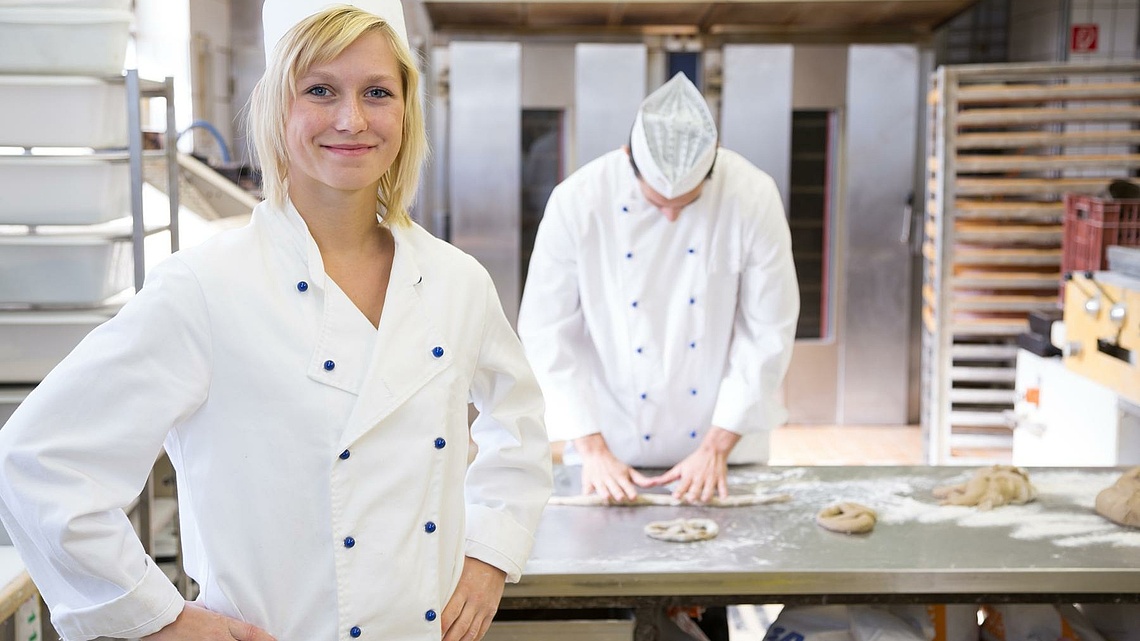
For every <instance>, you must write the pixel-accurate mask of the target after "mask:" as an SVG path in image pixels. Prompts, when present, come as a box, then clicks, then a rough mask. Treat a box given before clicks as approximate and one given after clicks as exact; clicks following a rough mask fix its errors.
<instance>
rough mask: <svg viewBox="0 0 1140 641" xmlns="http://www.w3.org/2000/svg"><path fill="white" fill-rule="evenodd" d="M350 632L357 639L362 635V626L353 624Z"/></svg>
mask: <svg viewBox="0 0 1140 641" xmlns="http://www.w3.org/2000/svg"><path fill="white" fill-rule="evenodd" d="M348 634H349V636H351V637H352V638H353V639H355V638H356V637H359V636H360V628H359V627H357V626H355V625H354V626H352V629H351V630H349V631H348Z"/></svg>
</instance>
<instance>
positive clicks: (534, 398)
mask: <svg viewBox="0 0 1140 641" xmlns="http://www.w3.org/2000/svg"><path fill="white" fill-rule="evenodd" d="M392 234H393V236H394V237H395V246H396V249H395V257H394V259H393V264H392V273H391V280H390V281H389V285H388V291H387V297H386V300H385V305H384V311H383V316H382V317H381V320H380V323H379V329H378V330H377V328H375V327H373V326H372V324H371V323H370V322H369V321H368V320H367V318H366V317H365V316H364V315H363V314H362V313H360V312H359V311H358V310H357V309H356V308H355V307H354V306H353V304H352V302H351V301H350V300H349V299H348V297H347V296H346V295H345V294H344V293H343V292H341V291H340V290H339V288H338V287H337V286H336V284H335V283H334V282H333V281H332V280H331V279H330V278H328V276H327V275H326V274H325V271H324V267H323V263H322V261H321V256H320V253H319V251H318V249H317V245H316V243H315V242H314V241H313V239H312V237H311V236H310V235H309V233H308V229H307V227H306V225H305V223H304V221H303V220H302V218H301V217H300V215H299V214H298V213H297V212H296V210H295V209H293V207H292V206H288V207H287V208H286V209H285V210H284V211H282V210H275V209H273V208H272V207H270V206H269V205H267V204H265V203H262V204H261V205H259V206H258V207H257V208H256V210H255V211H254V215H253V219H252V222H251V224H250V225H249V226H247V227H245V228H242V229H239V230H234V231H232V232H226V233H223V234H221V235H219V236H217V237H215V238H213V239H211V241H208V242H207V243H206V244H204V245H201V246H199V247H196V248H194V249H190V250H186V251H183V252H180V253H178V254H176V255H174V256H173V257H171V258H170V259H169V260H168V261H166V262H165V263H164V264H163V265H162V266H161V267H160V268H158V269H156V270H154V271H153V272H152V274H151V275H150V277H149V279H148V282H147V285H146V287H144V288H143V290H142V291H141V292H140V293H139V294H138V295H137V296H136V297H134V299H133V300H132V301H131V302H130V303H128V304H127V305H126V306H125V307H124V308H123V309H122V310H121V311H120V313H119V314H118V315H117V316H115V317H114V318H113V319H112V320H110V321H108V322H107V323H105V324H104V325H102V326H101V327H99V328H97V329H96V330H95V331H93V332H92V333H91V334H90V335H89V336H88V337H87V338H86V339H85V340H84V341H83V342H82V343H81V344H80V345H79V346H78V347H77V348H76V349H75V351H74V352H73V353H72V354H71V355H70V356H68V357H67V359H66V360H64V361H63V362H62V363H61V364H60V365H59V366H58V367H57V368H56V369H55V370H54V371H53V372H52V373H51V374H50V375H49V376H48V377H47V378H46V379H45V380H44V381H43V382H42V383H41V384H40V385H39V387H37V388H36V390H35V391H34V392H33V393H32V394H31V395H29V396H28V398H27V399H26V400H25V401H24V402H23V403H22V404H21V405H20V407H19V409H18V410H17V412H16V413H15V414H14V415H13V416H12V417H11V419H10V420H9V421H8V423H7V425H6V426H5V427H4V429H3V430H2V431H0V498H2V506H0V517H2V518H3V521H4V525H5V526H6V527H7V528H8V529H9V531H10V532H11V534H12V537H13V541H14V543H15V544H16V547H17V549H18V550H19V552H20V555H21V557H22V558H23V560H24V562H25V563H26V564H27V567H28V570H29V572H30V574H31V576H32V578H33V580H34V581H35V582H36V584H37V586H38V587H39V588H40V590H41V591H42V593H43V595H44V598H45V599H46V600H47V603H48V604H49V606H50V607H51V609H52V622H53V623H54V624H55V625H56V627H57V628H58V629H59V630H60V632H62V634H63V635H64V637H65V638H66V639H69V640H78V639H91V638H93V637H99V636H108V637H116V638H119V637H135V636H141V635H146V634H149V633H152V632H155V631H157V630H158V629H160V628H161V627H163V626H164V625H166V624H168V623H170V622H171V621H173V620H174V619H175V617H176V616H177V615H178V614H179V612H180V611H181V609H182V607H183V604H184V602H183V600H182V598H181V596H180V595H179V594H178V592H177V591H176V590H175V588H174V587H173V586H172V585H171V583H170V582H169V581H168V580H167V579H166V578H165V577H164V576H163V574H162V572H161V571H159V570H158V569H157V568H156V566H155V563H154V561H153V560H151V559H150V558H148V557H147V556H146V555H145V554H144V553H143V550H142V548H141V546H140V544H139V542H138V539H137V538H136V536H135V534H134V532H133V530H132V529H131V526H130V524H129V523H128V520H127V518H126V516H125V515H124V513H123V509H122V508H123V506H125V505H127V504H128V503H129V502H130V501H131V500H132V498H133V497H135V496H136V495H138V493H139V491H140V489H141V488H142V485H143V482H144V480H145V479H146V477H147V474H148V471H149V470H150V467H151V464H152V463H153V461H154V459H155V456H156V454H157V453H158V451H159V448H160V447H162V446H163V444H164V442H165V447H166V450H167V452H168V453H169V455H170V458H171V461H172V462H173V464H174V467H175V469H176V471H177V479H178V500H179V510H180V512H179V513H180V517H181V536H182V545H183V549H184V551H185V566H186V571H187V573H188V574H189V575H190V576H191V577H193V578H194V579H195V580H196V581H197V582H198V583H199V584H200V585H201V596H200V601H201V602H202V604H203V605H205V606H206V607H207V608H209V609H211V610H214V611H216V612H220V613H222V614H225V615H228V616H231V617H236V618H238V619H241V620H244V621H248V622H250V623H253V624H254V625H257V626H260V627H262V628H264V629H266V630H267V631H268V632H269V633H270V634H272V635H274V636H275V637H276V638H277V639H278V640H279V641H331V640H333V639H342V640H351V639H361V640H367V639H379V640H383V641H391V640H404V639H409V640H410V639H423V640H425V641H426V640H430V639H439V638H440V636H441V634H440V623H441V622H440V620H439V618H438V617H439V613H440V612H441V611H442V609H443V607H444V605H445V604H446V603H447V600H448V598H449V596H450V595H451V593H452V591H453V590H454V588H455V586H456V584H457V582H458V580H459V575H460V572H461V570H462V566H463V557H464V555H469V556H472V557H475V558H478V559H481V560H483V561H486V562H488V563H490V564H492V565H494V566H496V567H498V568H500V569H503V570H505V571H506V572H507V575H508V580H511V581H517V580H518V578H519V573H520V572H521V571H522V568H523V565H524V563H525V561H526V558H527V556H528V554H529V552H530V548H531V545H532V533H533V531H534V529H535V527H536V525H537V521H538V518H539V515H540V512H541V510H542V508H543V506H544V504H545V502H546V500H547V498H548V496H549V494H550V490H551V477H550V458H549V456H550V455H549V444H548V441H547V438H546V435H545V432H544V428H543V424H542V407H543V406H542V399H541V395H540V393H539V390H538V386H537V383H536V381H535V380H534V378H533V375H532V373H531V371H530V368H529V367H528V365H527V363H526V361H525V358H524V355H523V351H522V347H521V345H520V344H519V342H518V339H517V337H516V336H515V335H514V334H513V332H512V331H511V328H510V325H509V324H508V323H507V320H506V318H505V317H504V315H503V312H502V309H501V307H500V304H499V299H498V297H497V295H496V293H495V290H494V287H493V285H492V282H491V279H490V277H489V276H488V274H487V273H486V271H485V270H484V269H483V268H482V267H480V266H479V265H478V264H477V263H476V262H475V260H474V259H472V258H471V257H469V256H467V255H465V254H463V253H462V252H460V251H459V250H457V249H455V248H454V247H451V246H450V245H447V244H446V243H444V242H442V241H439V240H437V239H435V238H433V237H432V236H431V235H429V234H428V233H427V232H425V231H424V230H423V229H421V228H419V227H417V226H412V227H411V228H401V227H393V228H392ZM469 399H470V400H471V401H472V402H474V403H475V405H476V406H477V407H478V408H479V409H480V414H479V417H478V419H477V420H476V421H475V422H474V424H473V425H472V426H471V427H470V430H469V429H468V419H467V403H468V400H469ZM469 436H470V437H471V439H473V440H474V442H475V443H476V445H477V446H478V454H477V455H476V456H475V458H474V462H473V463H471V465H470V466H468V453H469V451H468V443H469V440H468V438H469Z"/></svg>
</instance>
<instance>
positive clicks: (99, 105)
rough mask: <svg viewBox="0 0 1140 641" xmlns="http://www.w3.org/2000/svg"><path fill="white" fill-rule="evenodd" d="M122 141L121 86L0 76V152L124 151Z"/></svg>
mask: <svg viewBox="0 0 1140 641" xmlns="http://www.w3.org/2000/svg"><path fill="white" fill-rule="evenodd" d="M0 30H2V29H0ZM0 55H3V54H0ZM127 142H128V141H127V88H126V85H125V84H124V83H122V82H107V81H104V80H100V79H98V78H83V77H73V76H0V147H2V146H12V147H94V148H96V149H105V148H120V149H125V148H126V147H127Z"/></svg>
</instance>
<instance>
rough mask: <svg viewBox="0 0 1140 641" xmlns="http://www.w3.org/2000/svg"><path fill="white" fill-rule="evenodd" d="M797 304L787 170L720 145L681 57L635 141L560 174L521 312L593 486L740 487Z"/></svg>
mask: <svg viewBox="0 0 1140 641" xmlns="http://www.w3.org/2000/svg"><path fill="white" fill-rule="evenodd" d="M798 314H799V293H798V288H797V283H796V274H795V267H794V264H793V262H792V251H791V239H790V234H789V231H788V224H787V221H786V219H785V216H784V209H783V206H782V204H781V201H780V194H779V193H778V190H777V189H776V185H775V183H774V182H773V180H772V178H771V177H769V176H768V175H767V174H765V173H764V172H762V171H760V170H759V169H757V168H756V167H755V166H753V165H752V164H750V163H749V162H748V161H746V160H745V159H744V158H743V157H741V156H740V155H738V154H736V153H733V152H731V151H728V150H726V149H720V148H718V146H717V131H716V125H715V123H714V122H713V119H712V114H711V113H710V112H709V109H708V105H707V104H706V103H705V101H704V98H703V97H702V96H701V94H700V92H699V91H698V90H697V88H696V87H695V86H694V85H693V84H692V83H691V82H690V81H689V80H688V79H687V78H685V77H684V76H683V75H682V74H677V76H675V77H674V78H673V79H672V80H670V81H669V82H667V83H666V84H665V85H664V86H662V87H661V88H660V89H658V90H657V91H655V92H653V93H652V94H651V95H650V96H649V97H648V98H646V99H645V101H644V102H643V103H642V105H641V108H640V110H639V111H638V114H637V118H636V120H635V121H634V124H633V130H632V133H631V136H630V145H629V146H628V147H625V148H623V149H619V150H615V151H612V152H610V153H608V154H606V155H604V156H602V157H600V158H598V159H596V160H594V161H593V162H591V163H589V164H587V165H586V166H584V167H582V168H581V169H579V170H578V171H577V172H575V173H574V174H573V175H571V176H570V177H569V178H567V179H566V180H565V181H564V182H563V183H562V184H560V185H559V186H558V187H557V188H556V189H555V190H554V192H553V194H552V195H551V197H550V201H549V203H548V204H547V207H546V213H545V216H544V218H543V220H542V223H541V225H540V227H539V230H538V236H537V239H536V241H535V246H534V254H533V257H532V259H531V263H530V271H529V276H528V278H527V282H526V289H525V293H524V296H523V300H522V306H521V309H520V311H519V320H518V329H519V334H520V336H521V337H522V340H523V345H524V347H525V349H526V352H527V357H528V359H529V360H530V362H531V365H532V367H533V368H534V370H535V373H536V375H537V377H538V379H539V383H540V385H541V387H542V390H543V394H544V396H545V398H546V402H547V411H546V424H547V429H548V432H549V435H550V438H551V440H554V441H558V440H564V441H567V442H568V447H567V450H566V454H565V456H564V460H565V461H566V462H567V463H578V462H580V463H581V464H582V490H583V492H585V493H590V492H597V493H598V494H600V495H602V496H604V497H607V498H609V499H610V500H614V501H625V500H630V499H633V498H635V497H636V496H637V488H638V487H642V488H645V487H652V486H656V485H663V484H667V483H675V486H674V495H675V496H678V497H685V498H688V499H690V500H695V501H708V500H709V499H711V498H712V497H713V496H714V494H719V495H720V496H726V495H727V492H728V490H727V483H726V477H727V465H728V463H738V462H739V463H755V462H761V463H762V462H766V461H767V458H768V437H769V432H770V430H771V429H772V428H773V427H775V426H776V425H778V424H780V423H781V422H782V421H783V420H784V418H785V416H786V412H785V410H784V409H783V407H782V406H781V404H780V403H779V401H778V400H777V398H776V391H777V388H778V387H779V385H780V382H781V380H782V379H783V376H784V373H785V371H786V370H787V367H788V361H789V359H790V356H791V350H792V343H793V341H794V338H795V327H796V319H797V316H798ZM635 466H636V467H665V468H670V469H669V470H668V471H667V472H666V473H664V474H661V475H659V476H655V477H647V476H645V475H642V474H641V473H639V472H638V471H637V470H635V469H633V467H635Z"/></svg>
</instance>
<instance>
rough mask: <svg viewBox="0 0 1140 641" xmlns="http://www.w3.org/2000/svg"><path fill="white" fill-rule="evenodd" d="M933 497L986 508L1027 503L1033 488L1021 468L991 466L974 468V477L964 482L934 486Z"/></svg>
mask: <svg viewBox="0 0 1140 641" xmlns="http://www.w3.org/2000/svg"><path fill="white" fill-rule="evenodd" d="M934 496H936V497H937V498H940V499H942V504H943V505H965V506H968V507H974V506H977V508H978V509H979V510H989V509H992V508H995V507H1001V506H1003V505H1006V504H1009V503H1015V504H1018V505H1021V504H1023V503H1028V502H1030V501H1032V500H1033V499H1035V498H1037V489H1036V488H1034V487H1033V484H1032V483H1030V482H1029V476H1028V475H1026V473H1025V471H1024V470H1022V469H1021V468H1018V467H1014V466H1012V465H994V466H993V467H987V468H982V469H980V470H978V471H977V472H976V473H975V474H974V478H972V479H970V480H969V481H966V482H965V483H962V484H959V485H946V486H943V487H936V488H934Z"/></svg>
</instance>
